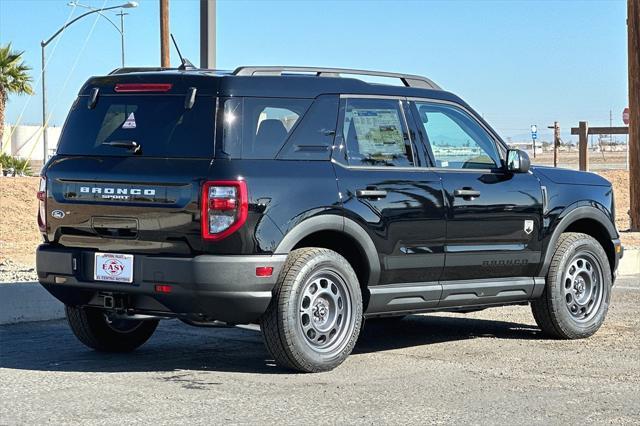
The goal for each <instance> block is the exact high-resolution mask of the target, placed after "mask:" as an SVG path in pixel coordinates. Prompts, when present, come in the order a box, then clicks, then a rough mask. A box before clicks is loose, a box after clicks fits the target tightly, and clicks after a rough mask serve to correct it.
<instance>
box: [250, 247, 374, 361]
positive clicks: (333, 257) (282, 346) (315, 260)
mask: <svg viewBox="0 0 640 426" xmlns="http://www.w3.org/2000/svg"><path fill="white" fill-rule="evenodd" d="M361 325H362V295H361V292H360V286H359V284H358V278H357V277H356V274H355V272H354V271H353V268H352V267H351V265H350V264H349V262H347V260H346V259H345V258H344V257H342V256H340V255H339V254H338V253H336V252H334V251H331V250H327V249H322V248H303V249H299V250H294V251H292V252H291V253H290V254H289V257H288V259H287V262H286V264H285V266H284V268H283V270H282V272H281V274H280V277H279V279H278V283H277V284H276V287H275V289H274V293H273V298H272V300H271V303H270V305H269V308H268V309H267V312H266V313H265V314H264V316H263V318H262V320H261V323H260V326H261V328H262V334H263V336H264V341H265V345H266V347H267V349H268V351H269V352H270V353H271V355H272V356H273V357H274V359H275V361H276V362H277V363H278V364H279V365H280V366H283V367H286V368H291V369H293V370H298V371H302V372H320V371H328V370H332V369H334V368H335V367H337V366H338V365H340V364H341V363H342V362H343V361H344V360H345V359H346V358H347V357H348V356H349V354H350V353H351V351H352V350H353V347H354V345H355V343H356V340H357V338H358V335H359V333H360V326H361Z"/></svg>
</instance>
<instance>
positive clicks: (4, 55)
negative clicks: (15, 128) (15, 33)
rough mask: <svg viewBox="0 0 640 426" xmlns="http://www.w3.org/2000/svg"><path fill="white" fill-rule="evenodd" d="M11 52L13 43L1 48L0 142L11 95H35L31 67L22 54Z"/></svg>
mask: <svg viewBox="0 0 640 426" xmlns="http://www.w3.org/2000/svg"><path fill="white" fill-rule="evenodd" d="M23 53H24V52H18V51H15V50H11V43H9V44H7V45H5V46H0V141H2V134H3V133H4V109H5V106H6V104H7V99H8V97H9V94H14V93H15V94H18V95H33V88H32V87H31V81H32V80H31V76H30V75H29V73H28V72H29V71H30V70H31V67H29V66H27V65H25V63H24V62H23V61H22V54H23Z"/></svg>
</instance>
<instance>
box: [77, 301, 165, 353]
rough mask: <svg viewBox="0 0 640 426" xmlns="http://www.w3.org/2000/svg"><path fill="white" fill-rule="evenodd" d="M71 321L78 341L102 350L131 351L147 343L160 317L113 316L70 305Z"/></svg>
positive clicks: (92, 309)
mask: <svg viewBox="0 0 640 426" xmlns="http://www.w3.org/2000/svg"><path fill="white" fill-rule="evenodd" d="M65 311H66V314H67V321H68V322H69V326H70V327H71V330H72V331H73V334H75V335H76V337H77V338H78V340H80V341H81V342H82V343H84V344H85V345H86V346H88V347H90V348H92V349H95V350H97V351H102V352H130V351H132V350H134V349H136V348H137V347H139V346H141V345H142V344H143V343H145V342H146V341H147V340H149V338H150V337H151V335H152V334H153V332H154V331H155V329H156V327H157V326H158V320H144V321H141V320H130V319H119V318H111V317H109V315H108V314H107V313H106V312H105V311H103V310H101V309H96V308H81V307H76V306H66V307H65Z"/></svg>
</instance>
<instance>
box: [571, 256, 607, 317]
mask: <svg viewBox="0 0 640 426" xmlns="http://www.w3.org/2000/svg"><path fill="white" fill-rule="evenodd" d="M563 284H564V286H563V287H564V300H565V303H566V307H567V309H568V310H569V313H570V314H571V316H572V318H573V319H574V320H576V321H579V322H585V321H588V320H590V319H591V317H592V314H593V313H595V312H598V309H599V308H600V304H601V303H602V296H603V291H602V286H603V279H602V268H601V267H600V264H599V263H598V261H597V260H596V258H595V257H594V256H592V255H591V254H589V253H578V254H577V255H576V256H575V257H574V258H573V259H572V260H571V262H570V263H569V267H568V268H567V271H566V272H565V275H564V280H563Z"/></svg>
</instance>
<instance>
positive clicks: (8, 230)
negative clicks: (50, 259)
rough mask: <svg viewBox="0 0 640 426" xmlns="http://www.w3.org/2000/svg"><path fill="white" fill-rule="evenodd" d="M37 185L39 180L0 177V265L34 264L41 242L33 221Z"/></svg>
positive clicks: (36, 203) (34, 219) (34, 218)
mask: <svg viewBox="0 0 640 426" xmlns="http://www.w3.org/2000/svg"><path fill="white" fill-rule="evenodd" d="M39 182H40V178H38V177H15V178H13V177H0V212H2V215H1V216H0V262H3V261H4V260H6V259H10V260H11V261H12V263H13V264H21V265H29V266H33V265H35V263H36V256H35V250H36V247H37V246H38V244H40V242H41V241H42V237H41V236H40V231H39V230H38V224H37V219H36V217H37V213H38V199H37V198H36V193H37V191H38V185H39ZM3 263H4V262H3Z"/></svg>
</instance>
